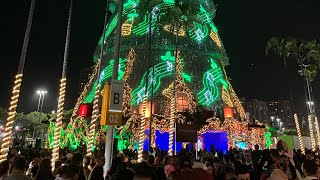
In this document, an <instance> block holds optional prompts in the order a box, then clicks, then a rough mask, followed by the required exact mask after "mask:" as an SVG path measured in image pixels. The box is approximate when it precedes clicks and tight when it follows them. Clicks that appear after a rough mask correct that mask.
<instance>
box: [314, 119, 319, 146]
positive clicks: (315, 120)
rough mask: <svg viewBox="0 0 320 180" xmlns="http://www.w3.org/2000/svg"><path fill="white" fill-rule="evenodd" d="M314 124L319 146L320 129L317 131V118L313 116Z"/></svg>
mask: <svg viewBox="0 0 320 180" xmlns="http://www.w3.org/2000/svg"><path fill="white" fill-rule="evenodd" d="M314 125H315V126H316V131H317V140H318V142H317V143H318V146H319V147H320V131H319V122H318V118H317V117H316V116H315V117H314Z"/></svg>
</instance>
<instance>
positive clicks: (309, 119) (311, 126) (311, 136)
mask: <svg viewBox="0 0 320 180" xmlns="http://www.w3.org/2000/svg"><path fill="white" fill-rule="evenodd" d="M308 123H309V130H310V139H311V149H312V151H315V150H316V142H315V141H314V134H313V123H312V115H311V114H309V116H308Z"/></svg>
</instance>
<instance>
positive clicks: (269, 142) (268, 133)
mask: <svg viewBox="0 0 320 180" xmlns="http://www.w3.org/2000/svg"><path fill="white" fill-rule="evenodd" d="M266 130H267V131H266V135H265V137H266V148H268V149H269V148H270V147H271V145H272V140H271V132H270V130H269V126H266Z"/></svg>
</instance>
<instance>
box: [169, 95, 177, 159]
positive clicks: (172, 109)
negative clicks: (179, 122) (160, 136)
mask: <svg viewBox="0 0 320 180" xmlns="http://www.w3.org/2000/svg"><path fill="white" fill-rule="evenodd" d="M172 96H173V97H171V100H170V121H169V151H168V153H169V156H172V155H173V134H174V130H175V129H174V123H175V113H176V100H175V95H172Z"/></svg>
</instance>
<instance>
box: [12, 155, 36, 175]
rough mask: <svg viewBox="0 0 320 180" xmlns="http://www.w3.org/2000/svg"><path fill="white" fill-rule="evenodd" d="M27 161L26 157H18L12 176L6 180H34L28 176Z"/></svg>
mask: <svg viewBox="0 0 320 180" xmlns="http://www.w3.org/2000/svg"><path fill="white" fill-rule="evenodd" d="M26 164H27V162H26V159H25V158H24V157H17V158H16V159H15V161H14V167H13V171H12V174H11V175H10V176H8V177H7V178H6V180H32V178H30V177H28V176H27V175H25V174H26Z"/></svg>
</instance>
